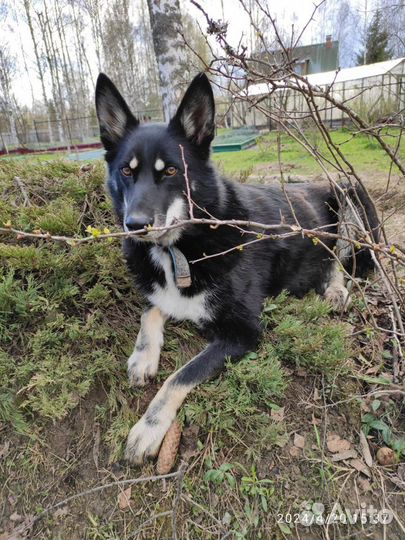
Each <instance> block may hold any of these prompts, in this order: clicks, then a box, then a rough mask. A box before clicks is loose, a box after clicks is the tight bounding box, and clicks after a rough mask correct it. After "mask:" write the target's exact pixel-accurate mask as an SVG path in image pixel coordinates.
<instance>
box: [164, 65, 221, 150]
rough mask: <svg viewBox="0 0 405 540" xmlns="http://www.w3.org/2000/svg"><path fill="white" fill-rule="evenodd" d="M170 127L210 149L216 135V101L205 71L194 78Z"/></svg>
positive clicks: (196, 143)
mask: <svg viewBox="0 0 405 540" xmlns="http://www.w3.org/2000/svg"><path fill="white" fill-rule="evenodd" d="M169 128H171V129H174V130H176V131H180V132H181V133H182V134H184V135H185V136H186V137H187V139H189V141H190V142H192V143H193V144H195V145H196V146H198V147H203V148H206V149H207V150H208V148H209V145H210V143H211V141H212V139H213V138H214V135H215V102H214V94H213V92H212V88H211V84H210V82H209V80H208V77H207V76H206V75H205V74H204V73H200V74H199V75H197V76H196V77H195V78H194V79H193V81H192V83H191V84H190V86H189V87H188V89H187V92H186V93H185V94H184V97H183V99H182V102H181V103H180V106H179V108H178V109H177V112H176V114H175V116H174V117H173V118H172V120H171V121H170V124H169Z"/></svg>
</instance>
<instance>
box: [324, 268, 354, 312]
mask: <svg viewBox="0 0 405 540" xmlns="http://www.w3.org/2000/svg"><path fill="white" fill-rule="evenodd" d="M324 297H325V298H326V300H328V301H329V302H330V303H331V304H332V307H333V309H334V310H335V311H344V310H346V309H347V308H348V307H349V306H350V296H349V291H348V290H347V288H346V287H345V279H344V274H343V268H341V265H340V264H339V263H338V262H337V261H334V262H333V263H332V269H331V273H330V277H329V280H328V283H327V286H326V289H325V292H324Z"/></svg>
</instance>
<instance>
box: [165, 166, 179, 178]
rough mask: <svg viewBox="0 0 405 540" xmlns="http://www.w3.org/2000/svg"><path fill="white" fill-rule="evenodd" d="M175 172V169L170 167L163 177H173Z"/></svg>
mask: <svg viewBox="0 0 405 540" xmlns="http://www.w3.org/2000/svg"><path fill="white" fill-rule="evenodd" d="M176 172H177V169H176V167H173V166H170V167H167V169H165V176H174V175H175V174H176Z"/></svg>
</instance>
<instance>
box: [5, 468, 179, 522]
mask: <svg viewBox="0 0 405 540" xmlns="http://www.w3.org/2000/svg"><path fill="white" fill-rule="evenodd" d="M180 475H183V476H184V472H183V471H182V470H181V468H179V469H178V470H177V471H175V472H173V473H168V474H160V475H153V476H141V477H140V478H130V479H128V480H116V481H115V482H109V483H108V484H104V485H102V486H96V487H94V488H91V489H87V490H85V491H82V492H80V493H76V494H75V495H71V496H70V497H67V498H66V499H64V500H63V501H60V502H58V503H56V504H54V505H52V506H48V507H47V508H45V510H43V511H42V512H40V513H39V514H38V515H36V516H34V518H33V519H32V520H31V521H30V522H29V523H28V524H27V525H23V526H22V527H21V528H18V529H17V530H16V531H14V532H17V531H18V532H20V533H22V532H23V531H26V530H28V529H31V528H32V527H33V526H34V525H35V523H37V522H38V521H39V520H40V519H42V518H43V517H44V516H45V515H46V514H49V512H52V511H53V510H56V509H57V508H60V507H61V506H65V505H66V504H67V503H69V502H71V501H74V500H76V499H79V498H80V497H85V496H87V495H91V494H92V493H97V492H98V491H102V490H104V489H107V488H110V487H113V486H125V485H128V484H130V485H132V484H139V483H141V482H155V481H157V480H163V479H167V478H178V477H179V476H180Z"/></svg>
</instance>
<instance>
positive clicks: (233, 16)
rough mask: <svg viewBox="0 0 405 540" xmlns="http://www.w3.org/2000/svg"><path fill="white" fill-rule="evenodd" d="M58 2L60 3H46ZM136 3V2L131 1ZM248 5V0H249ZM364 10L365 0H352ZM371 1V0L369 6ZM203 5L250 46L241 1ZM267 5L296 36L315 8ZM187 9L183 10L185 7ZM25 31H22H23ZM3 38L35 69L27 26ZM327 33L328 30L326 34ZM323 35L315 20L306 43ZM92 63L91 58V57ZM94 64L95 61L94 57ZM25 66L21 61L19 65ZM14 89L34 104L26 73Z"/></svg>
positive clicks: (304, 2)
mask: <svg viewBox="0 0 405 540" xmlns="http://www.w3.org/2000/svg"><path fill="white" fill-rule="evenodd" d="M8 1H9V2H10V4H11V5H13V4H14V1H13V0H8ZM47 1H57V0H47ZM132 1H133V2H134V3H136V2H137V0H132ZM246 1H247V3H248V0H246ZM352 1H353V3H355V4H357V5H358V6H359V8H361V7H362V6H363V4H364V1H365V0H352ZM370 1H372V0H369V3H370ZM182 4H183V6H184V7H185V8H186V9H187V10H188V11H189V12H190V13H191V14H192V15H193V16H194V17H195V18H197V20H198V21H199V22H200V25H201V27H202V28H203V29H205V27H206V24H205V18H204V16H203V15H202V14H201V12H200V11H199V10H198V9H197V8H196V7H195V6H193V5H192V4H191V3H190V2H189V1H188V0H182ZM201 4H202V5H203V6H204V8H205V9H206V11H207V12H209V14H210V15H211V17H212V18H214V19H222V18H223V17H224V18H225V20H226V21H228V22H229V27H228V38H229V40H230V41H231V43H233V44H234V45H236V44H237V43H238V42H239V41H240V39H241V36H244V42H245V43H246V44H247V45H248V44H249V18H248V15H247V14H246V13H245V12H244V10H243V8H242V7H241V5H240V3H239V1H238V0H222V1H221V0H201ZM135 5H136V4H135ZM268 6H269V9H270V11H271V13H272V15H273V16H275V17H276V18H277V19H278V20H279V21H280V23H281V22H284V23H287V25H288V26H290V23H291V21H293V20H294V24H295V31H296V32H297V34H298V33H299V30H300V29H301V28H302V27H303V26H304V25H305V24H306V22H307V21H308V20H309V18H310V17H311V14H312V12H313V9H314V1H313V0H282V1H281V0H277V1H273V0H268ZM183 9H184V8H183ZM21 29H22V31H21ZM1 31H2V32H1V33H2V36H1V39H2V41H6V42H8V44H9V47H10V49H11V51H12V52H13V54H14V55H16V56H17V57H18V56H21V47H23V48H24V50H25V51H26V54H27V56H28V69H29V70H34V69H35V68H34V66H35V57H34V55H33V47H32V42H31V38H30V36H29V33H28V31H27V28H26V26H25V25H19V24H17V22H16V21H14V20H12V19H11V18H9V19H7V20H6V21H5V23H4V24H3V25H2V28H1ZM326 33H327V30H326V29H325V34H326ZM319 35H322V39H324V38H325V36H324V35H323V32H322V30H320V29H319V21H317V20H315V21H314V22H313V23H312V25H311V26H310V27H309V28H308V29H307V30H306V32H305V34H304V36H303V40H302V41H303V43H305V44H307V43H313V42H315V41H317V40H319V39H316V37H317V36H319ZM90 61H91V58H90ZM94 61H95V58H94ZM20 67H22V62H20ZM94 71H95V70H94ZM31 80H32V84H33V91H34V95H35V97H36V98H38V99H39V100H41V99H42V94H41V87H40V83H39V81H38V79H37V77H36V76H35V75H34V76H32V77H31ZM13 90H14V93H15V95H16V97H17V100H18V101H19V103H20V104H26V105H29V106H30V105H31V91H30V87H29V83H28V77H27V75H26V73H24V72H22V73H19V74H16V76H15V78H14V81H13Z"/></svg>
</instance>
